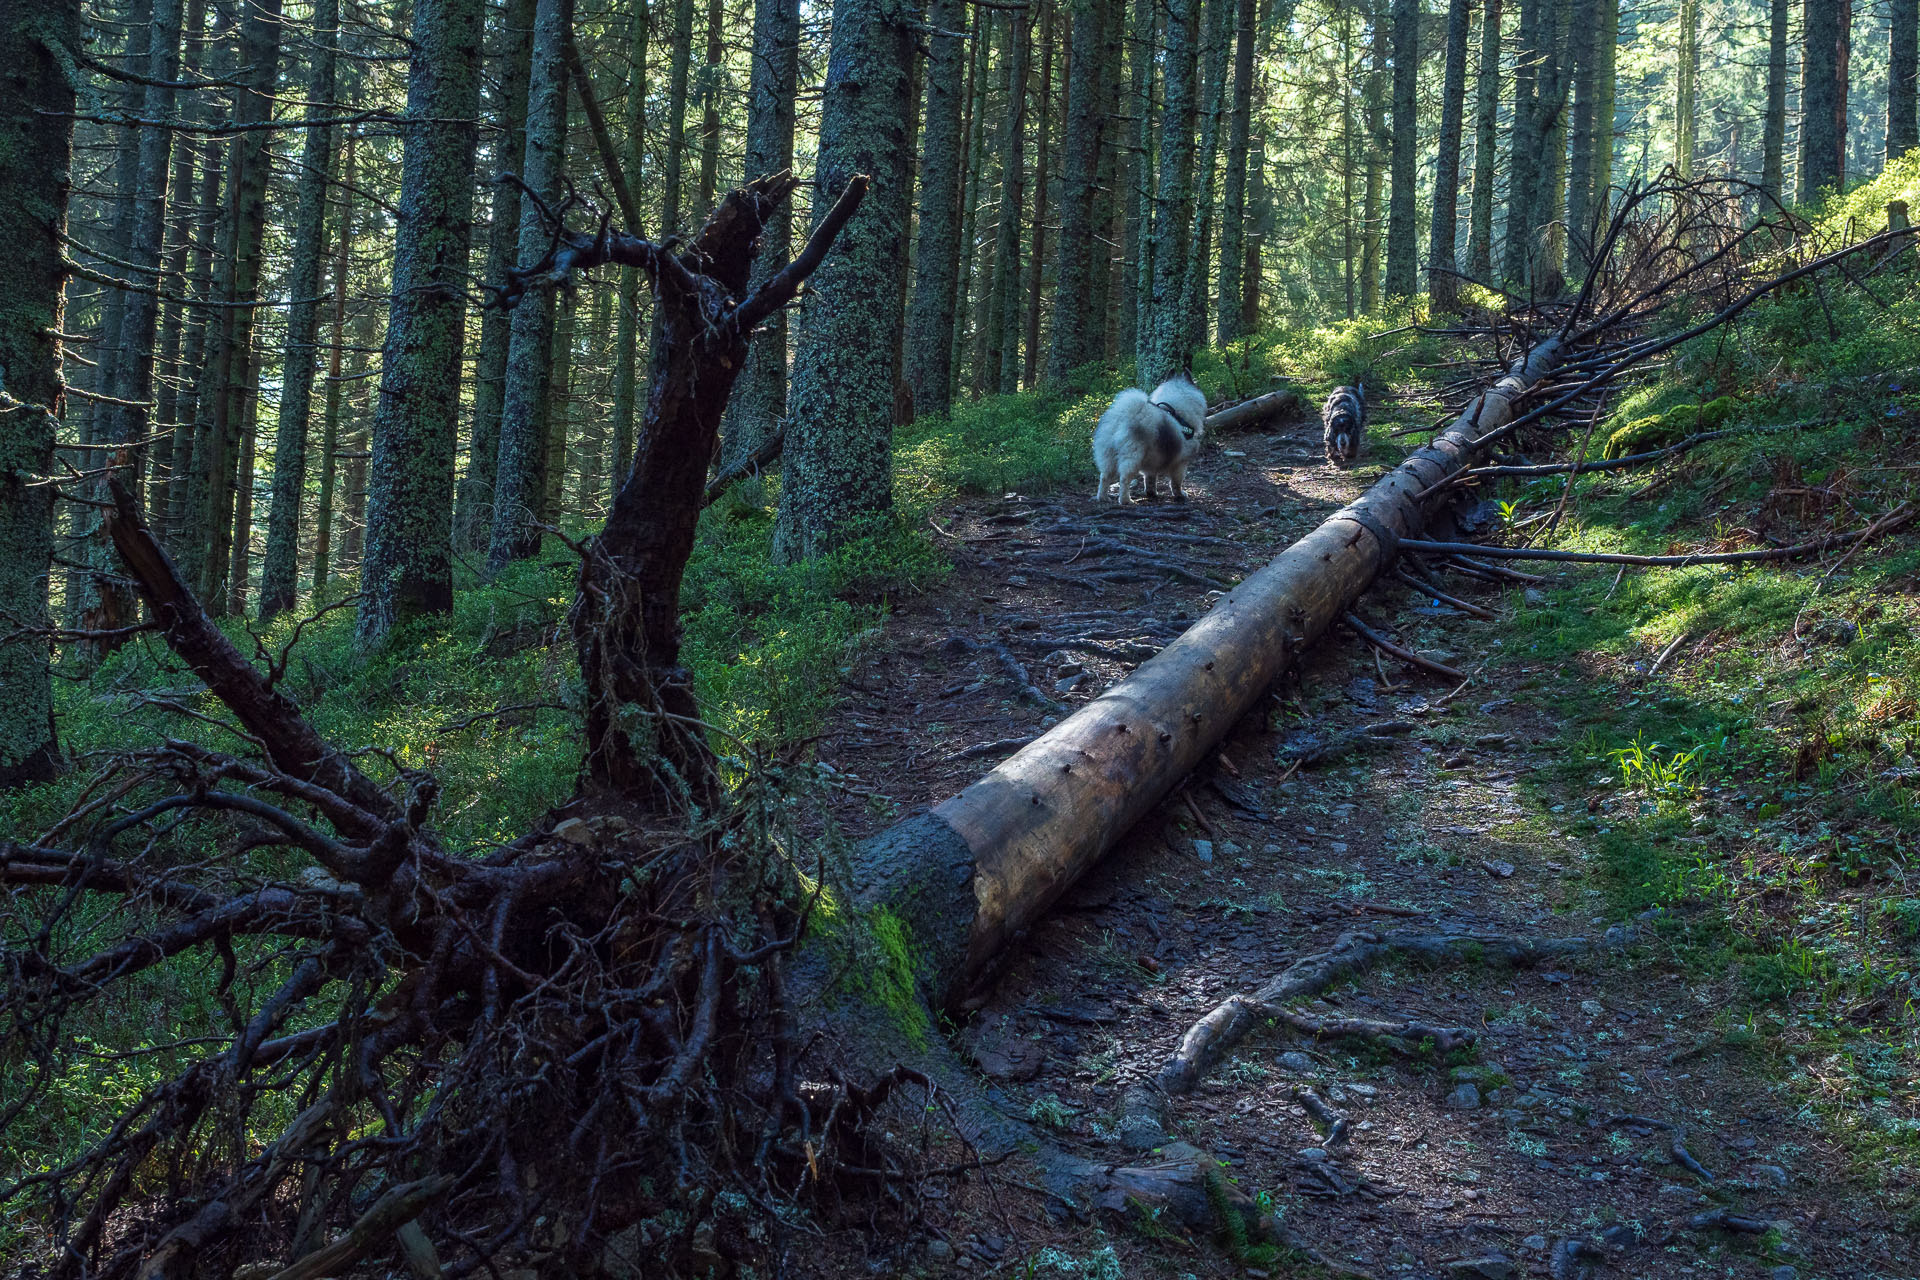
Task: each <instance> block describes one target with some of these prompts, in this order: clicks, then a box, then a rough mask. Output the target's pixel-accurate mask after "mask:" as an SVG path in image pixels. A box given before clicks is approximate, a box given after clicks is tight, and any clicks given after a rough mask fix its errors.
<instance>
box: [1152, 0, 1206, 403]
mask: <svg viewBox="0 0 1920 1280" xmlns="http://www.w3.org/2000/svg"><path fill="white" fill-rule="evenodd" d="M1156 7H1157V8H1158V9H1160V11H1161V12H1163V13H1164V14H1165V17H1166V24H1167V26H1166V58H1165V72H1164V74H1165V77H1166V106H1165V109H1164V110H1163V111H1162V112H1161V113H1160V120H1161V122H1162V123H1161V131H1160V155H1159V177H1158V180H1157V182H1156V183H1155V186H1154V195H1153V230H1152V231H1151V233H1149V234H1148V236H1147V240H1146V250H1147V254H1148V257H1149V258H1150V259H1151V269H1152V276H1151V280H1152V290H1151V293H1150V294H1149V297H1148V305H1147V323H1146V325H1145V326H1144V327H1143V335H1142V337H1143V344H1142V348H1141V351H1140V354H1139V373H1140V381H1141V382H1143V383H1144V384H1146V385H1147V386H1153V385H1154V384H1156V383H1158V382H1159V381H1161V380H1162V379H1163V378H1166V377H1168V376H1170V375H1171V374H1174V373H1177V372H1179V371H1180V370H1181V369H1183V368H1185V367H1186V364H1187V361H1188V359H1189V358H1190V357H1191V356H1192V354H1193V353H1192V351H1191V350H1189V349H1188V346H1187V324H1186V317H1185V315H1184V314H1182V311H1181V307H1180V303H1181V295H1182V291H1183V290H1184V288H1185V287H1186V278H1187V273H1186V263H1187V250H1188V240H1189V237H1190V236H1191V235H1192V233H1193V205H1194V199H1193V168H1194V154H1193V152H1194V123H1195V116H1196V114H1197V111H1198V103H1197V99H1198V97H1199V94H1198V86H1197V85H1196V84H1195V83H1194V81H1195V79H1196V71H1197V62H1198V55H1199V50H1198V49H1197V48H1196V45H1197V43H1198V34H1199V18H1200V2H1199V0H1167V3H1166V4H1164V5H1160V6H1156Z"/></svg>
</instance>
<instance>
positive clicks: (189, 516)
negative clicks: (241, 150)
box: [166, 6, 233, 580]
mask: <svg viewBox="0 0 1920 1280" xmlns="http://www.w3.org/2000/svg"><path fill="white" fill-rule="evenodd" d="M232 34H233V31H232V26H231V24H230V23H228V22H226V21H225V20H224V18H223V16H222V13H221V10H220V8H219V7H218V6H215V8H214V11H213V21H212V22H210V23H209V30H208V33H207V38H206V41H205V44H204V46H203V52H202V56H201V65H200V66H199V67H198V68H197V70H198V71H199V72H200V73H201V74H203V75H205V76H206V78H207V79H210V80H220V79H225V78H226V77H227V75H228V74H229V73H230V72H231V70H232V63H233V56H232V55H233V51H232V45H231V40H230V37H231V36H232ZM188 110H189V111H190V112H191V116H190V118H192V119H195V120H196V121H199V122H205V121H206V120H207V119H208V118H209V117H210V116H211V115H212V105H211V104H210V103H205V102H202V103H196V104H193V105H191V106H189V108H188ZM199 150H200V157H199V163H200V187H199V193H198V195H197V196H196V197H195V199H194V202H193V210H194V212H193V220H192V222H191V223H189V224H188V226H187V228H186V232H185V234H186V239H187V241H188V251H187V271H186V279H185V282H184V287H183V289H182V295H181V296H183V297H187V298H191V299H192V300H193V301H195V302H196V303H204V302H211V301H213V300H214V299H215V298H216V297H217V296H219V291H220V289H221V288H222V285H221V283H220V273H219V268H217V267H216V264H215V261H214V256H213V255H214V247H215V245H216V243H217V242H218V240H219V239H220V237H221V234H222V229H223V227H224V219H223V217H222V212H221V211H222V210H223V209H225V208H226V204H225V203H224V202H223V201H222V198H221V183H222V181H223V179H224V178H225V176H226V169H227V165H226V160H225V153H224V151H223V150H222V147H221V144H220V143H218V142H216V141H214V140H212V139H208V140H207V141H205V142H204V143H202V144H201V146H200V148H199ZM221 265H224V264H221ZM183 311H184V312H185V314H184V315H183V316H182V317H181V326H180V371H179V376H178V382H179V386H180V390H179V392H178V395H177V397H176V399H175V401H174V428H173V478H172V481H171V482H170V483H169V484H168V486H167V521H166V528H167V535H168V541H169V543H170V544H171V547H172V551H173V554H174V558H175V561H176V563H178V564H179V565H180V566H181V568H182V571H183V573H185V574H187V575H188V576H189V580H191V572H190V571H191V568H192V566H194V565H196V564H198V563H199V554H200V548H199V547H198V546H197V545H194V544H193V537H194V531H195V529H196V528H198V527H200V526H201V522H202V520H203V517H204V514H205V513H204V510H203V504H204V502H205V499H206V486H205V484H204V483H203V477H204V476H205V473H206V458H205V456H204V455H203V454H202V453H201V449H202V447H203V444H204V439H203V436H202V431H201V424H202V418H203V416H204V415H203V414H202V413H201V408H202V398H201V393H202V392H203V391H204V390H206V388H207V386H208V382H207V378H206V373H207V365H208V363H209V357H210V355H211V354H212V353H213V351H214V348H215V344H216V343H217V342H218V340H219V336H220V333H221V332H222V329H223V327H224V326H225V324H226V322H227V319H228V316H227V315H226V313H225V312H224V311H223V310H220V309H217V308H209V307H204V306H193V307H187V308H183Z"/></svg>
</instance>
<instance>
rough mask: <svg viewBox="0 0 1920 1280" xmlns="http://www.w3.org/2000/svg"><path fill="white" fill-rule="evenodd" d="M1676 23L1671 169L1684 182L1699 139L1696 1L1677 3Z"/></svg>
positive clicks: (1698, 13)
mask: <svg viewBox="0 0 1920 1280" xmlns="http://www.w3.org/2000/svg"><path fill="white" fill-rule="evenodd" d="M1678 21H1679V31H1680V36H1679V43H1678V47H1677V48H1676V49H1675V50H1674V58H1673V61H1674V66H1673V169H1674V172H1675V173H1677V174H1679V175H1680V178H1681V180H1682V181H1685V180H1686V179H1688V178H1691V177H1692V176H1693V150H1694V144H1695V143H1696V142H1697V141H1698V139H1699V136H1700V129H1699V122H1698V120H1697V118H1696V116H1695V110H1694V100H1695V97H1696V93H1695V86H1696V84H1697V82H1698V80H1699V74H1700V0H1680V14H1679V18H1678ZM1577 25H1578V26H1580V27H1582V28H1584V27H1585V26H1586V24H1585V23H1579V24H1577Z"/></svg>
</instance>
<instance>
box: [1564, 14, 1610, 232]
mask: <svg viewBox="0 0 1920 1280" xmlns="http://www.w3.org/2000/svg"><path fill="white" fill-rule="evenodd" d="M1595 10H1596V11H1595V12H1594V14H1593V17H1592V21H1588V20H1587V19H1585V18H1582V19H1581V20H1579V21H1576V22H1575V23H1574V24H1573V27H1572V30H1571V32H1570V34H1569V39H1568V51H1569V54H1570V56H1571V57H1572V59H1573V67H1574V70H1573V112H1572V117H1571V119H1572V127H1571V128H1570V129H1568V131H1567V151H1568V160H1567V203H1566V218H1567V234H1568V235H1569V236H1570V237H1571V238H1572V241H1573V244H1574V246H1575V252H1576V253H1580V254H1583V255H1584V253H1585V252H1586V249H1587V247H1588V246H1590V245H1591V244H1592V243H1593V240H1594V234H1595V222H1594V218H1593V214H1592V212H1591V208H1592V204H1591V202H1592V199H1593V154H1594V132H1595V130H1594V125H1595V117H1596V114H1597V112H1598V110H1599V103H1598V102H1597V101H1596V98H1597V96H1598V92H1599V76H1598V71H1599V67H1598V65H1597V62H1596V59H1595V56H1594V55H1595V53H1596V51H1597V47H1598V41H1599V33H1598V31H1597V28H1598V26H1599V25H1600V23H1601V22H1602V21H1604V18H1605V14H1606V5H1605V3H1604V2H1603V3H1601V4H1599V5H1596V6H1595Z"/></svg>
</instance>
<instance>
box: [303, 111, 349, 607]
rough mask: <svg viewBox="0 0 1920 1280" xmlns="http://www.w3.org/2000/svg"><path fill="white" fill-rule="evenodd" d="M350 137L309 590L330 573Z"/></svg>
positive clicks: (339, 215)
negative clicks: (311, 575)
mask: <svg viewBox="0 0 1920 1280" xmlns="http://www.w3.org/2000/svg"><path fill="white" fill-rule="evenodd" d="M353 153H354V135H353V133H352V131H351V130H349V131H348V133H347V137H346V141H345V142H344V143H343V144H342V146H341V148H340V202H339V205H338V207H337V209H336V210H335V213H334V219H335V223H336V226H335V234H336V236H337V237H338V239H337V244H338V245H339V248H338V249H337V250H336V251H335V253H334V258H333V280H332V290H333V317H332V320H331V322H330V324H329V326H328V330H327V337H328V347H329V350H328V351H327V392H326V399H325V406H324V408H323V409H322V410H321V417H320V424H321V425H320V497H319V500H318V503H317V509H316V512H315V516H314V522H313V589H314V592H315V594H318V593H319V592H321V591H323V590H325V589H326V585H327V579H328V577H329V576H330V575H331V573H332V572H333V506H334V487H335V477H336V476H337V475H338V474H339V466H340V462H339V459H338V458H337V457H336V456H335V455H336V454H337V453H338V452H339V449H340V404H341V400H342V392H343V390H344V386H343V384H342V381H341V377H340V369H341V358H342V356H343V355H344V354H345V353H344V352H343V351H342V350H341V348H342V347H344V346H345V345H346V340H347V339H346V331H347V330H346V326H347V280H348V277H349V276H350V275H351V274H352V271H353V188H354V177H355V171H354V163H353V161H354V154H353Z"/></svg>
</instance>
